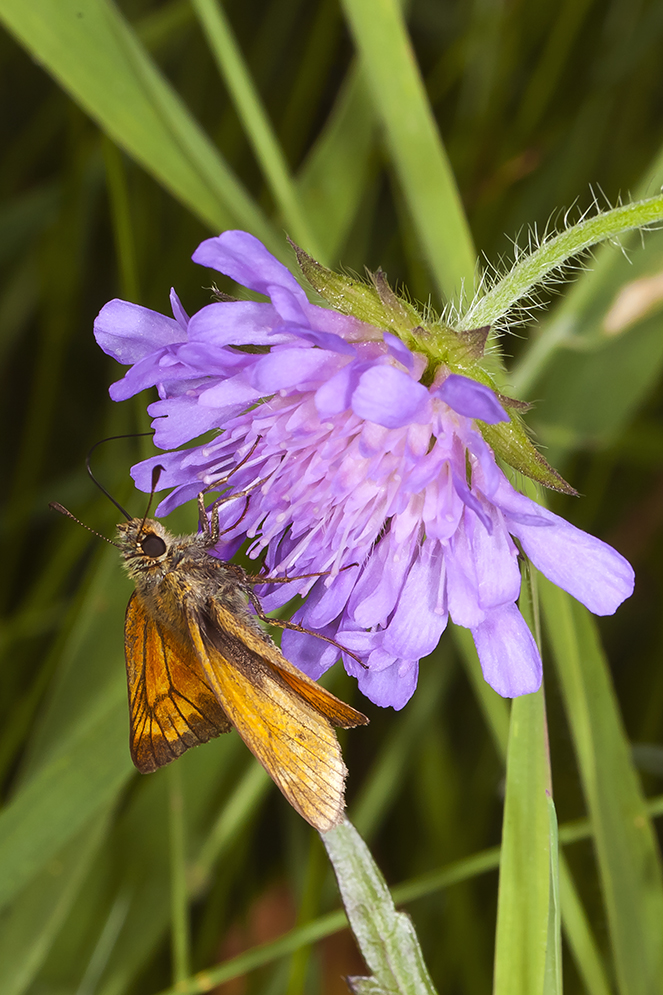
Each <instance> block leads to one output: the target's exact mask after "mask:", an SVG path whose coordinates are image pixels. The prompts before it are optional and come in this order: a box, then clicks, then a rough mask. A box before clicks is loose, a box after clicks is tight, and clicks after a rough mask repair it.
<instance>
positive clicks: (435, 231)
mask: <svg viewBox="0 0 663 995" xmlns="http://www.w3.org/2000/svg"><path fill="white" fill-rule="evenodd" d="M343 7H344V10H345V13H346V16H347V19H348V23H349V25H350V30H351V31H352V35H353V38H354V42H355V45H356V46H357V49H358V51H359V52H360V55H361V59H362V69H363V72H364V73H365V76H366V80H367V82H368V84H369V87H370V89H371V93H372V95H373V102H374V104H375V107H376V110H377V113H378V116H379V118H380V119H381V121H382V124H383V126H384V128H385V133H386V141H387V146H388V149H389V154H390V156H391V159H392V161H393V163H394V167H395V169H396V173H397V175H398V179H399V182H400V184H401V187H402V190H403V194H404V196H405V200H406V202H407V205H408V207H409V210H410V213H411V215H412V219H413V222H414V227H415V229H416V231H417V234H418V236H419V240H420V242H421V245H422V246H423V247H424V252H425V256H426V259H427V261H428V264H429V266H430V270H431V273H432V275H433V278H434V280H435V282H436V284H437V288H438V290H439V291H440V293H441V294H443V295H444V296H445V297H447V298H454V297H458V295H459V294H460V292H461V289H462V288H463V286H464V287H465V293H466V295H468V294H469V296H470V297H471V296H472V293H473V282H474V267H475V252H474V247H473V244H472V237H471V235H470V230H469V226H468V223H467V219H466V217H465V214H464V211H463V207H462V204H461V201H460V196H459V194H458V190H457V187H456V182H455V180H454V176H453V173H452V171H451V166H450V164H449V160H448V158H447V154H446V151H445V149H444V146H443V144H442V140H441V138H440V134H439V132H438V129H437V125H436V123H435V118H434V117H433V113H432V111H431V108H430V105H429V103H428V99H427V97H426V93H425V90H424V86H423V82H422V79H421V76H420V74H419V71H418V68H417V62H416V58H415V55H414V53H413V51H412V47H411V44H410V40H409V38H408V34H407V30H406V27H405V23H404V21H403V16H402V11H401V8H400V5H399V4H398V3H397V2H396V0H343Z"/></svg>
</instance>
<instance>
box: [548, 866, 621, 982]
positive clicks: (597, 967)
mask: <svg viewBox="0 0 663 995" xmlns="http://www.w3.org/2000/svg"><path fill="white" fill-rule="evenodd" d="M559 896H560V902H561V905H562V912H563V915H564V935H565V937H566V941H567V943H568V945H569V947H570V948H571V953H572V955H573V959H574V960H575V962H576V967H577V968H578V973H579V974H580V977H581V978H582V981H583V984H584V986H585V988H586V990H587V995H611V993H612V989H611V988H610V984H609V982H608V978H607V975H606V972H605V968H604V966H603V961H602V960H601V957H600V955H599V952H598V949H597V946H596V941H595V939H594V935H593V933H592V931H591V929H590V926H589V922H588V920H587V915H586V913H585V910H584V908H583V906H582V902H581V901H580V899H579V898H578V893H577V891H576V887H575V884H574V882H573V878H572V877H571V872H570V871H569V867H568V864H567V862H566V860H564V857H563V854H560V861H559Z"/></svg>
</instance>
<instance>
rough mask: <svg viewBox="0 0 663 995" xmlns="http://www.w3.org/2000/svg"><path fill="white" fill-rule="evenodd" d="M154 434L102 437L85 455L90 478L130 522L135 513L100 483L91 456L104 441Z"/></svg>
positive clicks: (130, 433)
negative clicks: (131, 512)
mask: <svg viewBox="0 0 663 995" xmlns="http://www.w3.org/2000/svg"><path fill="white" fill-rule="evenodd" d="M152 434H153V433H152V432H129V433H127V434H126V435H109V437H108V438H107V439H100V440H99V442H95V444H94V445H93V446H92V449H90V451H89V453H88V454H87V456H86V457H85V466H86V468H87V472H88V473H89V475H90V479H91V480H92V483H93V484H96V485H97V487H98V488H99V490H100V491H101V493H102V494H105V495H106V497H107V498H108V500H109V501H112V502H113V504H114V505H115V507H116V508H117V509H118V511H121V512H122V514H123V515H124V517H125V518H126V520H127V521H128V522H130V521H131V519H132V518H133V515H130V514H129V512H128V511H126V510H125V509H124V508H123V507H122V505H121V504H120V502H119V501H116V500H115V498H114V497H113V495H112V494H109V493H108V491H107V490H106V488H105V487H104V486H103V484H100V483H99V481H98V480H97V478H96V477H95V475H94V474H93V473H92V467H91V466H90V458H91V456H92V453H93V452H94V451H95V449H96V448H97V446H100V445H102V443H104V442H113V441H114V440H115V439H136V438H138V437H140V436H142V435H152ZM153 493H154V492H153ZM66 514H69V512H66ZM69 517H70V518H73V517H74V516H73V515H69ZM146 517H147V516H146ZM75 521H78V519H75ZM80 524H81V525H82V524H83V523H82V522H81V523H80ZM84 528H87V525H86V526H84ZM92 531H93V529H90V532H92ZM102 539H103V536H102ZM109 542H110V540H109ZM113 545H115V544H114V543H113Z"/></svg>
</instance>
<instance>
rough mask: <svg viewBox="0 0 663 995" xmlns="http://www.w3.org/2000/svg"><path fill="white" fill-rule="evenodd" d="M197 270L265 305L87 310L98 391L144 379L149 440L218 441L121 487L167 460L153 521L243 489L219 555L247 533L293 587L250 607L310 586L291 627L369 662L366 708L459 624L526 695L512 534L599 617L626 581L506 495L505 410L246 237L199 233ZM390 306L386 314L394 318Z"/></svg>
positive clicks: (617, 569) (624, 569) (629, 575)
mask: <svg viewBox="0 0 663 995" xmlns="http://www.w3.org/2000/svg"><path fill="white" fill-rule="evenodd" d="M193 259H194V261H195V262H197V263H201V264H202V265H205V266H209V267H212V268H213V269H216V270H218V271H220V272H221V273H225V274H226V275H228V276H230V277H232V279H234V280H235V281H237V282H238V283H241V284H243V285H244V286H246V287H249V288H250V289H251V290H254V291H258V292H259V293H261V294H264V295H265V296H266V297H268V298H269V301H268V302H264V303H257V302H252V301H218V302H216V303H213V304H210V305H208V306H206V307H203V308H202V309H201V310H200V311H198V312H197V313H196V314H195V315H193V316H192V317H191V318H190V319H189V318H188V317H187V315H186V314H185V312H184V310H183V308H182V306H181V304H180V302H179V300H178V298H177V296H176V294H175V293H174V291H173V292H172V293H171V302H172V308H173V315H174V317H173V318H167V317H165V316H163V315H161V314H158V313H156V312H153V311H149V310H147V309H146V308H142V307H138V306H136V305H133V304H129V303H127V302H125V301H118V300H116V301H111V302H110V303H109V304H107V305H106V306H105V307H104V308H103V309H102V311H101V313H100V314H99V317H98V318H97V321H96V324H95V334H96V337H97V341H98V343H99V344H100V346H101V347H102V348H103V349H104V350H105V351H106V352H107V353H109V354H110V355H112V356H113V357H114V358H115V359H117V360H118V361H119V362H121V363H124V364H130V366H131V368H130V369H129V371H128V372H127V374H126V375H125V377H124V378H123V379H122V380H120V381H119V382H117V383H116V384H114V385H113V386H112V387H111V396H112V397H113V398H114V399H115V400H121V399H124V398H127V397H130V396H132V395H133V394H135V393H137V392H138V391H141V390H143V389H145V388H146V387H152V386H156V387H157V389H158V394H159V400H157V401H155V402H154V403H153V404H151V405H150V407H149V408H148V410H149V413H150V414H151V415H152V416H153V418H154V428H155V436H154V440H155V443H156V444H157V445H158V446H159V447H160V448H163V449H166V450H176V447H178V446H181V445H182V444H184V443H188V442H191V441H192V440H195V439H197V438H198V437H199V436H201V435H202V434H204V433H207V432H209V431H210V430H217V432H218V433H219V434H217V435H216V436H215V437H214V438H213V439H212V440H211V441H208V442H202V443H198V444H196V445H194V446H193V447H192V448H188V449H185V450H180V451H171V452H169V453H166V454H163V455H160V456H158V457H156V458H153V459H151V460H147V461H145V462H144V463H140V464H138V465H137V466H136V467H134V469H133V471H132V472H133V476H134V479H135V481H136V483H137V484H138V486H140V487H142V488H143V489H144V490H149V486H150V481H151V472H152V467H153V465H154V464H155V463H160V464H161V465H162V466H164V468H165V471H164V473H163V474H162V477H161V481H160V482H161V485H162V486H163V487H170V488H172V490H171V492H170V494H169V496H168V497H167V498H166V499H165V500H164V501H162V503H161V504H160V506H159V508H158V509H157V513H158V514H166V513H168V511H170V510H171V509H172V508H174V507H175V506H177V505H179V504H181V503H183V502H185V501H187V500H189V499H190V498H192V497H194V496H195V495H196V494H197V493H198V492H199V491H201V490H202V489H205V488H208V489H213V488H214V486H215V485H217V484H218V485H219V486H221V485H222V484H223V482H224V481H226V482H227V486H228V487H229V488H230V489H231V492H235V493H237V492H246V491H248V492H249V496H248V498H247V499H245V500H244V501H243V502H239V501H229V502H227V503H226V504H224V505H222V507H221V509H220V514H221V524H222V527H225V528H226V529H227V530H228V531H226V532H225V533H224V535H223V536H222V541H221V542H220V544H219V547H218V548H217V553H218V555H219V556H222V557H224V558H228V557H229V556H231V555H232V554H233V553H234V552H235V551H236V550H237V549H238V548H239V547H240V546H241V545H242V543H243V542H245V541H246V540H247V539H248V542H249V546H248V550H249V555H250V556H252V557H257V556H259V555H260V554H261V553H263V552H264V554H265V562H266V566H267V568H268V570H269V573H270V575H272V576H278V575H288V576H295V575H296V576H297V577H299V578H300V579H299V580H294V581H293V582H292V583H288V584H279V585H274V586H273V587H271V588H269V587H267V588H265V590H266V591H267V593H266V594H265V596H264V597H263V603H264V606H265V608H266V609H267V610H272V609H274V608H276V607H278V606H280V605H282V604H284V603H286V602H287V601H289V600H290V599H291V598H292V597H293V594H294V593H299V594H301V595H305V596H306V600H305V602H304V603H303V605H302V606H301V607H300V608H299V609H298V610H297V612H296V613H295V615H294V621H296V622H297V623H299V624H300V625H301V626H303V627H305V628H307V629H312V630H314V631H315V632H319V633H321V634H323V635H325V636H328V637H330V638H333V639H335V640H336V641H337V642H338V643H340V644H341V645H342V646H344V647H347V649H348V650H350V651H352V653H354V654H356V655H357V656H359V657H360V658H361V659H362V660H363V661H364V663H365V667H362V666H360V665H359V664H358V663H357V661H356V660H355V659H354V658H353V657H352V656H350V655H348V654H343V659H344V663H345V667H346V669H347V670H348V671H349V672H350V673H351V674H354V675H355V676H356V677H357V679H358V681H359V687H360V688H361V690H362V691H363V693H364V694H366V695H367V697H369V698H370V699H371V700H372V701H374V702H376V703H377V704H379V705H391V706H393V707H394V708H401V707H402V706H403V705H404V704H405V703H406V702H407V700H408V699H409V698H410V696H411V695H412V693H413V691H414V688H415V686H416V682H417V672H418V665H419V660H420V659H421V658H422V657H424V656H426V655H427V654H428V653H430V652H431V651H432V650H433V649H434V648H435V646H436V645H437V643H438V641H439V639H440V636H441V634H442V632H443V631H444V628H445V626H446V624H447V620H448V618H449V616H450V617H451V618H452V619H453V621H454V622H455V623H457V624H458V625H461V626H465V627H467V628H469V629H471V631H472V634H473V636H474V640H475V643H476V646H477V650H478V652H479V657H480V659H481V664H482V667H483V672H484V676H485V678H486V680H487V681H488V683H489V684H490V685H491V686H492V687H493V688H495V690H496V691H498V692H499V693H500V694H501V695H504V696H507V697H514V696H516V695H520V694H526V693H529V692H532V691H535V690H536V689H537V688H538V687H539V684H540V681H541V660H540V657H539V652H538V650H537V647H536V644H535V642H534V639H533V638H532V635H531V634H530V631H529V629H528V628H527V625H526V624H525V621H524V620H523V618H522V616H521V614H520V612H519V610H518V608H517V606H516V600H517V598H518V596H519V593H520V571H519V566H518V549H517V547H516V544H515V542H514V537H515V538H516V539H517V540H518V541H519V543H520V546H521V548H522V549H523V550H524V552H525V553H526V554H527V556H529V558H530V559H531V560H532V562H533V563H534V564H535V566H537V567H538V568H539V569H540V570H541V571H542V572H543V573H544V574H545V575H546V576H547V577H549V578H550V579H551V580H552V581H554V582H555V583H556V584H558V585H559V586H560V587H562V588H564V589H565V590H567V591H569V592H570V593H571V594H573V595H574V596H575V597H576V598H578V600H580V601H581V602H583V604H585V605H586V606H587V607H588V608H589V609H590V610H591V611H593V612H595V613H596V614H600V615H604V614H611V613H612V612H614V611H615V610H616V608H617V607H618V605H619V604H621V602H622V601H623V600H624V599H625V598H626V597H628V596H629V595H630V594H631V592H632V590H633V571H632V569H631V567H630V565H629V564H628V563H627V562H626V560H625V559H624V558H623V557H622V556H620V554H619V553H617V552H616V551H615V550H613V549H612V548H611V547H609V546H607V545H606V544H605V543H603V542H601V541H600V540H599V539H596V538H594V537H593V536H590V535H587V534H586V533H584V532H581V531H580V530H579V529H577V528H575V527H574V526H572V525H569V524H568V523H567V522H565V521H564V520H563V519H561V518H559V517H557V516H556V515H553V514H552V513H551V512H549V511H547V510H546V509H545V508H543V507H541V506H539V505H538V504H536V503H535V502H534V501H532V500H530V498H528V497H526V496H525V495H523V494H520V493H519V492H517V491H516V490H514V488H513V487H512V486H511V484H510V483H509V481H508V480H507V478H506V476H505V474H504V473H503V472H502V470H501V469H500V468H499V467H498V465H497V463H496V460H495V456H494V452H493V449H492V448H491V447H490V446H489V445H488V444H487V442H486V439H485V438H484V435H489V431H491V430H492V431H493V432H495V431H497V430H498V429H502V428H503V427H504V428H510V427H511V424H512V422H513V414H512V415H511V417H510V415H509V413H508V410H505V407H506V408H507V409H508V408H509V403H508V402H507V399H505V398H502V397H501V396H499V395H497V394H496V393H495V392H494V391H493V390H492V389H491V388H490V387H489V386H488V385H487V383H485V382H478V380H476V379H474V378H473V377H470V376H466V375H464V374H463V373H459V372H457V371H456V372H454V371H453V370H452V367H451V366H450V365H449V362H443V361H441V360H440V359H439V348H438V346H437V345H436V346H435V348H436V349H437V353H436V355H437V359H436V361H434V362H433V361H432V360H431V349H430V348H427V347H426V334H429V333H426V334H424V332H425V330H423V329H417V328H415V329H413V333H412V334H411V335H410V336H409V339H408V341H407V343H406V342H405V341H403V337H400V336H398V335H395V334H393V333H392V332H391V331H389V330H386V329H385V327H378V325H377V324H373V323H369V322H367V321H364V320H361V318H359V317H356V316H355V315H353V314H344V313H341V312H339V311H337V310H331V309H328V308H323V307H319V306H317V305H314V304H311V303H310V302H309V301H308V299H307V297H306V294H305V293H304V291H303V290H302V288H301V287H300V285H299V283H298V282H297V281H296V280H295V278H294V276H293V275H292V274H291V273H290V272H289V271H288V270H287V269H286V268H285V267H284V266H283V265H282V264H281V263H279V262H278V261H277V260H276V259H275V258H274V257H273V256H272V255H271V254H270V253H269V252H267V250H266V249H265V248H264V246H263V245H262V244H261V243H260V242H258V241H257V239H255V238H254V237H253V236H251V235H248V234H247V233H245V232H239V231H228V232H224V233H223V234H222V235H220V236H219V237H218V238H210V239H208V240H206V241H205V242H203V243H202V245H200V246H199V248H198V249H197V250H196V252H195V253H194V256H193ZM339 279H340V278H339ZM378 289H379V288H378ZM389 293H391V292H390V291H389ZM386 296H387V292H386V291H384V289H383V291H382V292H381V293H380V297H381V298H382V299H385V297H386ZM392 296H393V295H392ZM393 300H394V301H396V302H397V303H396V304H392V305H391V306H392V311H394V309H397V308H400V309H401V311H404V310H405V306H403V307H401V304H400V302H398V301H397V299H396V298H395V297H393ZM390 301H391V299H390ZM359 310H360V313H362V312H361V309H359ZM364 310H365V309H364ZM399 313H400V312H399ZM396 324H398V323H397V322H396ZM412 324H413V323H412V321H410V324H409V327H410V328H411V327H412ZM418 330H419V331H421V333H422V334H421V338H420V340H419V339H417V335H416V334H415V333H416V332H417V331H418ZM484 339H485V336H484ZM419 344H421V346H422V347H421V348H417V346H418V345H419ZM465 344H467V340H466V342H465ZM484 379H485V377H484ZM541 462H543V461H541ZM550 473H551V474H552V473H553V471H552V470H551V471H550ZM229 475H230V476H229ZM557 479H558V480H559V479H561V478H557ZM244 506H246V510H245V512H244V514H241V510H242V508H244ZM238 509H239V511H238ZM306 574H309V575H310V574H317V575H318V576H314V577H307V578H302V577H301V575H306ZM320 574H323V575H322V576H320ZM283 648H284V652H285V653H286V654H287V655H288V656H289V658H290V659H291V660H292V661H293V663H295V664H296V665H297V666H299V667H300V668H301V669H303V670H304V671H306V672H307V673H308V674H310V675H311V676H312V677H314V678H317V677H319V676H320V674H322V673H323V672H324V671H325V670H326V669H327V668H328V667H329V666H330V665H331V664H332V663H333V662H334V660H335V659H336V658H337V656H338V655H339V654H338V650H337V649H336V648H335V647H334V646H332V645H330V644H328V643H323V642H321V641H320V640H319V639H317V638H316V637H315V636H313V635H307V634H303V633H300V632H295V631H286V632H284V635H283Z"/></svg>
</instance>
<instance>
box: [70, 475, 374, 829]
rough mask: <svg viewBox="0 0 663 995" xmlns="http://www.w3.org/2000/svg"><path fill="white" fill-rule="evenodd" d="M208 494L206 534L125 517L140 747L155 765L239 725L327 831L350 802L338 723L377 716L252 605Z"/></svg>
mask: <svg viewBox="0 0 663 995" xmlns="http://www.w3.org/2000/svg"><path fill="white" fill-rule="evenodd" d="M199 504H200V506H201V522H202V524H203V532H201V533H200V534H198V535H187V536H177V537H176V536H173V535H171V534H170V533H169V532H168V531H167V530H166V529H165V528H164V527H163V526H162V525H161V524H160V523H159V522H157V521H153V520H152V519H147V518H145V519H142V520H141V519H139V518H131V519H130V520H129V521H127V522H126V523H122V524H121V525H119V526H118V534H119V541H118V543H117V545H118V546H119V548H120V550H121V552H122V556H123V557H124V563H125V566H126V569H127V571H128V573H129V575H130V576H131V578H132V579H133V581H134V582H135V585H136V590H135V591H134V593H133V594H132V596H131V600H130V601H129V605H128V607H127V615H126V622H125V653H126V662H127V678H128V684H129V707H130V715H131V734H130V746H131V756H132V758H133V761H134V763H135V765H136V767H138V769H139V770H140V771H142V772H143V773H147V772H149V771H153V770H156V769H157V768H158V767H162V766H164V764H168V763H170V762H171V761H172V760H174V759H175V758H176V757H179V756H180V755H181V754H182V753H184V752H185V750H188V749H189V748H190V747H192V746H197V745H198V744H199V743H205V742H207V740H209V739H212V738H213V737H214V736H218V735H219V734H220V733H223V732H228V731H229V730H230V729H231V728H232V727H233V726H234V728H235V729H236V730H237V732H238V733H239V735H240V736H241V737H242V739H243V740H244V742H245V743H246V745H247V746H248V748H249V749H250V750H251V752H252V753H253V754H254V755H255V757H256V758H257V759H258V760H259V761H260V763H261V764H262V765H263V767H264V768H265V769H266V771H267V772H268V774H269V775H270V777H272V779H273V780H274V781H275V783H276V784H277V785H278V787H279V788H280V789H281V791H282V792H283V794H284V795H285V797H286V798H287V799H288V801H289V802H290V804H291V805H292V806H293V808H295V809H296V810H297V811H298V812H299V814H300V815H301V816H303V818H304V819H306V821H307V822H309V823H310V824H311V825H312V826H314V828H315V829H318V830H319V831H320V832H326V831H327V830H329V829H331V828H332V827H333V826H335V825H337V824H338V823H339V822H340V820H341V818H342V816H343V809H344V805H345V801H344V784H345V776H346V773H347V771H346V768H345V764H344V763H343V758H342V756H341V750H340V746H339V743H338V740H337V738H336V733H335V732H334V728H335V727H340V728H343V729H348V728H352V727H353V726H358V725H365V724H366V723H367V722H368V719H367V718H366V716H365V715H362V713H361V712H357V711H355V709H354V708H350V706H349V705H346V704H345V703H344V702H342V701H340V700H339V699H338V698H336V697H334V695H333V694H330V693H329V691H326V690H325V689H324V688H322V687H320V685H318V684H316V683H315V681H312V680H311V679H310V678H309V677H307V676H306V674H304V673H302V671H300V670H298V668H297V667H294V666H293V665H292V664H291V663H289V662H288V660H286V658H285V657H284V656H283V654H282V653H281V651H280V650H279V649H278V648H277V646H276V645H275V644H274V643H273V642H272V640H271V639H270V638H269V636H268V635H267V634H266V633H265V632H264V631H263V629H262V628H261V627H260V625H259V623H258V621H257V619H256V618H255V616H254V615H253V614H251V612H250V611H249V608H248V603H249V602H252V603H253V605H254V606H255V607H256V609H257V610H258V612H259V613H260V614H262V613H261V609H260V605H259V602H258V601H257V598H256V595H255V594H254V593H253V590H252V587H251V584H252V582H253V583H255V579H253V581H252V579H251V578H249V577H248V575H247V574H245V572H244V571H243V570H242V569H241V568H240V567H237V566H235V565H233V564H230V563H225V562H223V561H222V560H218V559H215V558H214V557H212V556H210V555H209V552H208V551H209V549H210V547H211V546H213V545H214V544H215V543H216V541H217V539H218V536H219V529H218V518H217V516H216V515H215V513H214V512H213V516H212V526H211V527H210V525H209V523H208V520H207V516H206V515H205V513H204V505H203V496H202V495H200V497H199ZM62 510H64V509H62ZM72 517H73V516H72ZM261 582H264V581H262V579H261Z"/></svg>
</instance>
